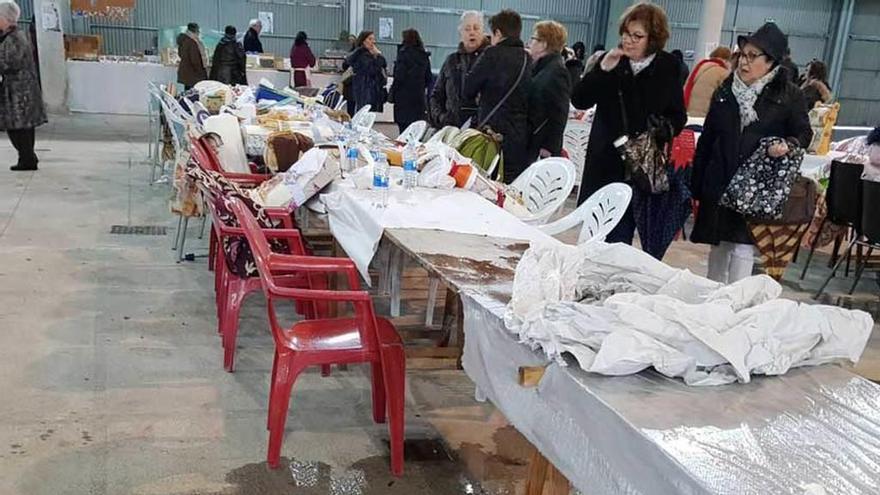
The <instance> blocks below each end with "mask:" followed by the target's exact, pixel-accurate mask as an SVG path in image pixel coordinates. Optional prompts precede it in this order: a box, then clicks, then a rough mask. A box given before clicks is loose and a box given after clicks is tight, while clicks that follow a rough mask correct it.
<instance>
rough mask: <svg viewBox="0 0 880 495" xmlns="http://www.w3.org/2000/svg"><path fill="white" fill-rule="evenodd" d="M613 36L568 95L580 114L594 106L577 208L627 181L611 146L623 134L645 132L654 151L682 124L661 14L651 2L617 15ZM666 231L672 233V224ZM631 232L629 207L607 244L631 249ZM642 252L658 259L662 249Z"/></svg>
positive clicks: (681, 104)
mask: <svg viewBox="0 0 880 495" xmlns="http://www.w3.org/2000/svg"><path fill="white" fill-rule="evenodd" d="M618 32H619V34H620V45H619V46H618V47H617V48H614V49H613V50H610V51H608V52H605V53H604V54H602V55H601V56H600V58H599V61H598V63H596V64H595V65H594V66H593V68H592V69H590V70H589V71H588V72H587V73H586V74H585V75H584V77H583V78H582V79H581V81H580V83H578V84H577V85H576V86H575V87H574V90H573V91H572V95H571V102H572V104H574V106H575V107H577V108H579V109H587V108H590V107H592V106H593V105H596V116H595V119H594V121H593V130H592V132H591V134H590V142H589V144H588V145H587V158H586V163H585V165H584V175H583V180H582V181H581V189H580V193H579V195H578V204H580V203H583V202H584V201H585V200H586V199H587V198H588V197H590V195H591V194H593V193H594V192H596V191H597V190H598V189H599V188H601V187H603V186H606V185H608V184H610V183H612V182H625V181H627V179H628V177H627V175H628V174H627V171H626V170H625V169H624V163H623V160H621V158H620V154H619V153H618V151H617V150H616V149H615V147H614V141H616V140H617V139H618V138H620V137H622V136H624V135H627V136H629V137H635V136H638V135H640V134H642V133H645V132H646V131H648V130H649V127H650V128H651V130H652V135H653V138H654V139H655V140H656V141H657V144H658V146H665V145H666V144H668V143H669V142H670V141H671V140H672V137H673V136H675V135H677V134H678V133H679V132H681V130H682V129H683V128H684V125H685V123H686V122H687V114H686V113H685V108H684V96H683V93H682V86H681V83H680V74H681V72H680V67H679V63H678V60H676V59H675V58H674V57H673V56H672V55H670V54H669V53H667V52H665V51H663V48H664V47H665V46H666V41H667V40H669V22H668V20H667V18H666V13H665V12H664V11H663V9H661V8H660V7H658V6H657V5H654V4H652V3H639V4H636V5H633V6H632V7H630V8H629V9H627V10H626V12H624V13H623V16H621V18H620V26H619V29H618ZM624 112H625V113H624ZM649 122H650V125H649ZM633 192H634V195H635V196H634V199H633V203H638V200H639V197H640V194H642V193H641V192H640V190H639V189H638V188H634V191H633ZM645 195H646V197H647V193H645ZM657 196H660V195H657ZM645 204H647V203H645ZM643 213H644V211H643ZM666 226H667V227H670V228H672V226H673V222H671V221H670V222H669V223H668V225H666ZM654 227H664V225H659V226H654ZM654 227H652V230H653V228H654ZM635 229H636V218H635V216H634V211H633V207H630V208H629V209H628V210H627V212H626V214H625V215H624V217H623V219H622V220H621V221H620V223H619V224H618V225H617V227H616V228H615V229H614V231H612V232H611V234H609V235H608V238H607V241H608V242H624V243H627V244H632V241H633V236H634V234H635ZM673 234H674V231H673ZM640 236H641V238H642V241H643V242H642V247H643V248H645V247H646V245H645V242H644V240H645V239H646V237H647V232H640ZM670 239H671V238H670ZM646 251H648V252H651V254H652V255H654V256H655V257H662V254H663V253H662V252H661V251H665V248H663V249H658V250H653V251H654V252H652V250H648V249H646Z"/></svg>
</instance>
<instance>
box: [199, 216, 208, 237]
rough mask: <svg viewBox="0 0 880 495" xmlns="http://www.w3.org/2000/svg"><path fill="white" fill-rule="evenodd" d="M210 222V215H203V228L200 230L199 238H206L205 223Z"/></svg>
mask: <svg viewBox="0 0 880 495" xmlns="http://www.w3.org/2000/svg"><path fill="white" fill-rule="evenodd" d="M207 223H208V215H202V228H201V230H199V239H204V238H205V225H206V224H207Z"/></svg>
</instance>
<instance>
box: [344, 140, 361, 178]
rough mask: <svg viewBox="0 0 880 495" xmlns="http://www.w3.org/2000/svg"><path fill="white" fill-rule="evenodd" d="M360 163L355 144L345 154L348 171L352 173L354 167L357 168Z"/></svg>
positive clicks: (346, 169)
mask: <svg viewBox="0 0 880 495" xmlns="http://www.w3.org/2000/svg"><path fill="white" fill-rule="evenodd" d="M357 163H358V150H357V148H355V147H354V146H349V148H348V153H346V155H345V166H344V167H343V169H345V171H346V172H348V173H351V172H352V171H354V169H356V168H357Z"/></svg>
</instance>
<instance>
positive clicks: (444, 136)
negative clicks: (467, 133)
mask: <svg viewBox="0 0 880 495" xmlns="http://www.w3.org/2000/svg"><path fill="white" fill-rule="evenodd" d="M460 132H461V129H459V128H458V127H455V126H451V125H448V126H446V127H444V128H442V129H440V130H439V131H437V132H435V133H434V135H433V136H431V138H430V139H428V142H429V143H448V142H450V141H452V140H453V139H454V138H455V136H457V135H458V134H459V133H460Z"/></svg>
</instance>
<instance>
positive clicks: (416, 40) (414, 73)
mask: <svg viewBox="0 0 880 495" xmlns="http://www.w3.org/2000/svg"><path fill="white" fill-rule="evenodd" d="M430 84H431V59H430V58H429V55H428V52H426V51H425V45H424V44H423V43H422V37H421V36H419V32H418V31H416V30H415V29H407V30H406V31H404V32H403V45H402V46H401V48H400V51H398V52H397V60H396V61H395V62H394V82H393V83H392V84H391V100H392V102H393V103H394V122H395V123H397V127H399V128H400V132H403V131H404V129H406V128H407V127H408V126H409V125H410V124H412V123H413V122H415V121H417V120H425V116H426V108H427V89H428V85H430Z"/></svg>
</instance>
